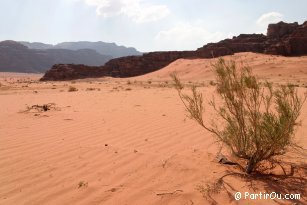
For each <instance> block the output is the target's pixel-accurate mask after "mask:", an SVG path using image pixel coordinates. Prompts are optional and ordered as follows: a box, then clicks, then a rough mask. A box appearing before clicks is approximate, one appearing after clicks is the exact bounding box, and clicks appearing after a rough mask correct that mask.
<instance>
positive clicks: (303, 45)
mask: <svg viewBox="0 0 307 205" xmlns="http://www.w3.org/2000/svg"><path fill="white" fill-rule="evenodd" d="M238 52H256V53H265V54H272V55H284V56H300V55H307V21H306V22H305V23H304V24H302V25H299V24H298V23H290V24H288V23H284V22H279V23H277V24H270V25H269V26H268V32H267V35H266V36H265V35H262V34H241V35H239V36H237V37H233V38H232V39H226V40H222V41H220V42H218V43H209V44H207V45H205V46H203V47H201V48H199V49H197V50H196V51H172V52H151V53H147V54H143V55H142V56H129V57H121V58H116V59H112V60H110V61H109V62H107V63H106V64H105V65H104V66H100V67H89V66H82V65H63V64H61V65H54V66H53V67H52V68H51V69H50V70H49V71H48V72H47V73H46V74H45V75H44V77H43V78H42V79H41V80H68V79H69V80H71V79H80V78H87V77H103V76H111V77H132V76H138V75H143V74H146V73H149V72H153V71H156V70H159V69H161V68H163V67H165V66H166V65H168V64H169V63H171V62H173V61H175V60H177V59H179V58H212V57H220V56H225V55H231V54H234V53H238Z"/></svg>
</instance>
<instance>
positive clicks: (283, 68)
mask: <svg viewBox="0 0 307 205" xmlns="http://www.w3.org/2000/svg"><path fill="white" fill-rule="evenodd" d="M224 59H225V60H234V61H236V63H237V64H239V65H241V64H242V63H243V64H244V65H249V66H250V67H252V68H253V72H254V73H255V74H256V75H257V76H259V77H260V78H264V79H268V80H272V81H274V82H292V83H295V82H296V83H300V82H298V81H305V82H306V81H307V57H306V56H302V57H283V56H272V55H264V54H255V53H236V54H235V55H231V56H226V57H224ZM216 61H217V59H193V60H187V59H179V60H177V61H175V62H173V63H171V64H170V65H168V66H167V67H165V68H163V69H162V70H159V71H156V72H153V73H150V74H147V75H144V76H142V77H141V78H142V79H143V78H146V79H151V78H152V79H155V80H169V78H170V77H169V75H170V74H171V73H173V72H176V73H177V74H178V76H180V77H181V78H182V80H191V81H196V80H198V81H208V80H214V75H213V72H212V64H213V63H215V62H216Z"/></svg>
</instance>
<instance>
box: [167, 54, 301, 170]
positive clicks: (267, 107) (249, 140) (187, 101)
mask: <svg viewBox="0 0 307 205" xmlns="http://www.w3.org/2000/svg"><path fill="white" fill-rule="evenodd" d="M213 70H214V72H215V75H216V91H217V94H218V95H219V96H220V98H221V100H222V104H221V105H219V106H218V105H216V103H215V100H214V99H213V100H212V101H211V102H210V105H211V106H212V107H213V108H214V110H215V111H216V112H217V114H218V116H219V118H220V119H221V121H222V122H223V123H222V126H221V125H219V126H217V125H216V124H214V123H211V125H207V124H206V123H205V122H204V119H203V111H204V107H203V97H202V94H201V93H200V92H198V91H197V89H196V86H195V85H194V86H192V94H191V95H187V94H184V93H183V89H184V86H183V84H182V83H181V82H180V80H179V79H178V77H177V76H176V75H175V74H172V78H173V81H174V82H175V88H176V90H177V91H178V94H179V97H180V99H181V100H182V102H183V104H184V106H185V108H186V110H187V112H188V114H189V117H190V118H191V119H193V120H195V121H196V122H197V123H198V124H200V125H201V126H202V127H203V128H204V129H206V130H207V131H209V132H211V133H213V134H214V135H215V136H216V137H217V139H218V140H219V141H220V142H221V143H222V144H225V145H226V146H227V147H228V148H229V150H230V151H231V152H232V154H234V156H236V157H238V158H240V159H244V160H245V161H246V162H247V166H246V168H245V171H246V173H248V174H250V173H251V172H253V171H254V170H255V169H256V168H257V167H258V165H259V163H260V162H261V161H263V160H271V159H272V158H273V157H274V156H276V155H282V154H284V153H286V151H287V150H288V148H290V147H293V146H296V145H295V143H294V140H293V138H294V128H295V127H296V126H297V125H298V124H297V122H296V121H297V118H298V117H299V115H300V112H301V108H302V105H303V103H304V102H305V100H306V96H305V97H304V98H301V97H299V96H298V93H297V89H296V88H295V86H291V85H287V86H285V85H282V86H278V87H276V88H273V85H272V84H271V83H268V82H266V83H262V84H261V83H260V82H259V81H258V79H257V78H256V77H255V76H254V75H253V74H252V71H251V69H250V67H248V66H242V67H241V69H238V68H237V65H236V64H235V62H233V61H230V62H225V61H224V60H223V59H219V61H218V62H217V63H215V64H213Z"/></svg>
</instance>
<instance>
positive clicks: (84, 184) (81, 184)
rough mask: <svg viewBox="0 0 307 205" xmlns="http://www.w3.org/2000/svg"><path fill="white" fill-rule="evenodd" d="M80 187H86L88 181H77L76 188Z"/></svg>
mask: <svg viewBox="0 0 307 205" xmlns="http://www.w3.org/2000/svg"><path fill="white" fill-rule="evenodd" d="M82 187H88V182H85V181H80V182H79V183H78V189H80V188H82Z"/></svg>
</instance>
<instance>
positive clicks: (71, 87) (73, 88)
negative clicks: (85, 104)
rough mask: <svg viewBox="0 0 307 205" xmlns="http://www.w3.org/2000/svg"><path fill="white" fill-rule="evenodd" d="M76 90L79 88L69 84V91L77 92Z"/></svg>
mask: <svg viewBox="0 0 307 205" xmlns="http://www.w3.org/2000/svg"><path fill="white" fill-rule="evenodd" d="M76 91H78V89H77V88H75V87H73V86H69V88H68V92H76Z"/></svg>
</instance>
